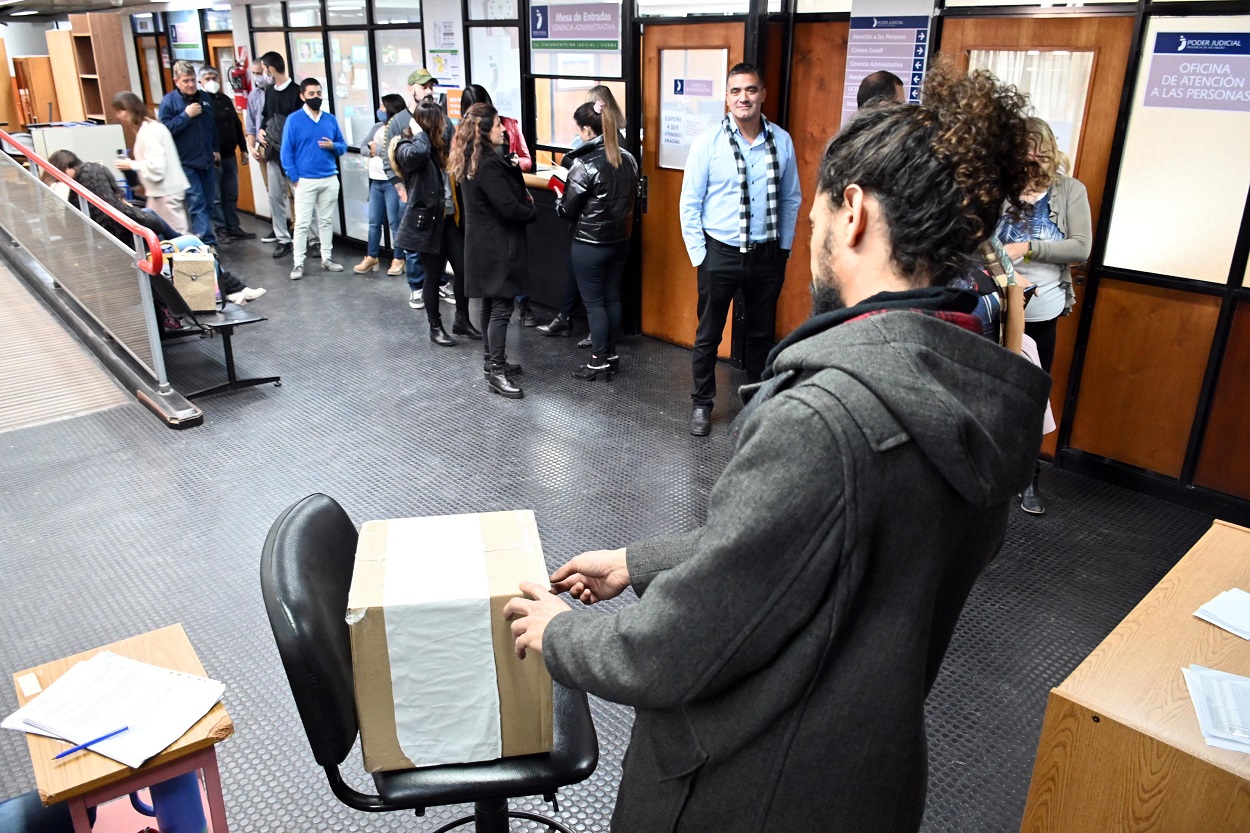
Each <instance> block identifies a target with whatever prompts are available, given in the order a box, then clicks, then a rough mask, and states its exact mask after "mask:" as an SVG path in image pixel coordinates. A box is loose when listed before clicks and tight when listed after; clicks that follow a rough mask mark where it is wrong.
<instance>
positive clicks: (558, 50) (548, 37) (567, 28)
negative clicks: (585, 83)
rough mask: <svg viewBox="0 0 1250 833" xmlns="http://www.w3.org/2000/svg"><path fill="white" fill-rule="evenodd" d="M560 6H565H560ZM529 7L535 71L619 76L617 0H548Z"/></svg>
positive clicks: (563, 74)
mask: <svg viewBox="0 0 1250 833" xmlns="http://www.w3.org/2000/svg"><path fill="white" fill-rule="evenodd" d="M562 7H568V8H563V9H562ZM545 8H546V11H547V12H548V15H547V19H546V20H544V19H543V17H542V15H543V7H542V6H535V7H533V12H532V14H533V17H534V19H533V20H531V21H530V55H531V63H532V64H533V70H534V72H535V73H536V74H538V75H558V76H561V77H563V78H576V77H581V78H619V77H620V75H621V6H620V3H619V2H618V3H583V2H581V0H576V1H575V2H573V3H569V2H567V0H560V2H551V0H549V2H548V5H547V6H546V7H545Z"/></svg>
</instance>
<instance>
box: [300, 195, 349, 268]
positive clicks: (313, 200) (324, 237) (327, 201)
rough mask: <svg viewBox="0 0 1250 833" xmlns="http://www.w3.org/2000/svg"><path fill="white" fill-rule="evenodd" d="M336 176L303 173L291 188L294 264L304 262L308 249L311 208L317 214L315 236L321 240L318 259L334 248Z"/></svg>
mask: <svg viewBox="0 0 1250 833" xmlns="http://www.w3.org/2000/svg"><path fill="white" fill-rule="evenodd" d="M338 199H339V180H338V177H335V176H327V177H325V178H323V179H310V178H308V177H305V178H303V179H301V180H300V181H299V184H298V185H296V188H295V265H296V266H303V265H304V255H305V252H306V251H307V250H308V227H309V226H310V225H311V224H312V218H313V212H314V210H315V211H316V214H317V238H318V239H319V240H320V241H321V259H322V260H329V259H330V255H331V254H332V253H333V248H334V220H333V219H332V218H333V217H334V215H333V214H332V213H331V212H333V211H335V210H336V209H337V208H338Z"/></svg>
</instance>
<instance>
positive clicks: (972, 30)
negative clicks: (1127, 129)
mask: <svg viewBox="0 0 1250 833" xmlns="http://www.w3.org/2000/svg"><path fill="white" fill-rule="evenodd" d="M1132 41H1133V18H1132V16H1127V17H1112V16H1106V17H1101V16H1100V17H1083V18H1082V17H1072V18H1019V17H1012V18H953V19H948V20H947V21H946V22H945V24H944V25H943V28H942V43H941V51H942V52H943V53H944V54H947V55H954V56H956V59H957V60H958V61H959V62H960V65H961V66H963V67H964V68H967V66H968V53H969V52H970V51H971V50H973V49H1002V50H1022V51H1023V50H1064V49H1066V50H1072V51H1086V52H1089V51H1092V52H1093V53H1094V61H1093V69H1092V71H1091V74H1090V80H1089V97H1088V98H1087V100H1086V102H1085V113H1084V117H1083V119H1082V122H1081V132H1080V153H1079V155H1078V158H1077V161H1076V170H1075V171H1073V172H1072V174H1073V175H1074V176H1075V177H1076V178H1077V179H1079V180H1080V181H1081V182H1082V183H1084V185H1085V187H1086V189H1087V190H1088V191H1089V207H1090V211H1091V212H1092V214H1093V219H1094V229H1095V233H1096V232H1097V228H1098V221H1099V217H1098V211H1099V207H1100V206H1101V204H1102V194H1103V187H1104V185H1105V184H1106V180H1107V168H1108V166H1109V165H1110V162H1111V143H1112V139H1113V137H1114V135H1115V121H1116V114H1117V113H1118V112H1119V109H1120V92H1121V89H1122V87H1123V85H1124V71H1125V68H1126V67H1127V66H1128V58H1129V47H1130V46H1132ZM1078 273H1079V274H1077V275H1076V277H1075V282H1076V287H1075V288H1076V295H1077V301H1076V306H1074V307H1073V308H1072V315H1070V316H1069V317H1067V318H1062V319H1060V321H1059V335H1058V340H1057V343H1056V346H1055V360H1054V364H1053V365H1052V366H1051V378H1052V379H1054V383H1053V385H1052V386H1051V391H1050V403H1051V407H1052V408H1053V409H1054V412H1055V419H1056V420H1058V419H1060V418H1061V416H1062V413H1063V404H1064V399H1065V397H1066V395H1067V390H1068V374H1069V371H1070V370H1071V366H1072V352H1073V350H1074V348H1075V346H1076V331H1077V327H1078V325H1079V324H1080V314H1081V307H1082V304H1083V302H1084V291H1085V290H1084V284H1085V281H1084V277H1083V274H1084V273H1083V272H1081V271H1080V270H1078ZM1058 437H1059V432H1057V431H1056V432H1052V433H1050V434H1047V435H1046V436H1045V437H1044V438H1043V440H1042V451H1043V453H1045V454H1047V455H1053V454H1054V453H1055V447H1056V442H1057V440H1058Z"/></svg>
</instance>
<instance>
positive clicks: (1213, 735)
mask: <svg viewBox="0 0 1250 833" xmlns="http://www.w3.org/2000/svg"><path fill="white" fill-rule="evenodd" d="M1181 673H1182V674H1184V676H1185V684H1186V685H1187V686H1188V688H1189V696H1190V698H1191V699H1192V700H1193V703H1194V710H1195V711H1196V712H1197V714H1198V725H1199V727H1200V728H1201V729H1202V735H1203V737H1204V738H1205V739H1206V741H1207V744H1208V745H1210V746H1217V747H1219V748H1221V749H1231V750H1233V751H1236V752H1250V678H1246V677H1240V676H1238V675H1236V674H1228V673H1225V672H1223V671H1215V670H1213V669H1211V668H1204V667H1203V666H1201V665H1190V666H1189V668H1182V669H1181Z"/></svg>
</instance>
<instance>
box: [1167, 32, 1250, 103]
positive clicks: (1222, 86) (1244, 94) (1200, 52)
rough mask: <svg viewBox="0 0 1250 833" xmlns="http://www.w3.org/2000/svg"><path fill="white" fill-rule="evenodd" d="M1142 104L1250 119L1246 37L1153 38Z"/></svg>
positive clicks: (1204, 34)
mask: <svg viewBox="0 0 1250 833" xmlns="http://www.w3.org/2000/svg"><path fill="white" fill-rule="evenodd" d="M1142 103H1143V104H1144V105H1145V106H1147V107H1176V108H1181V109H1186V110H1234V111H1238V112H1243V113H1250V33H1244V32H1197V33H1195V32H1159V33H1158V35H1156V37H1155V48H1154V54H1153V55H1152V56H1151V61H1150V75H1149V76H1148V78H1147V79H1146V93H1145V100H1144V101H1143V102H1142Z"/></svg>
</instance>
